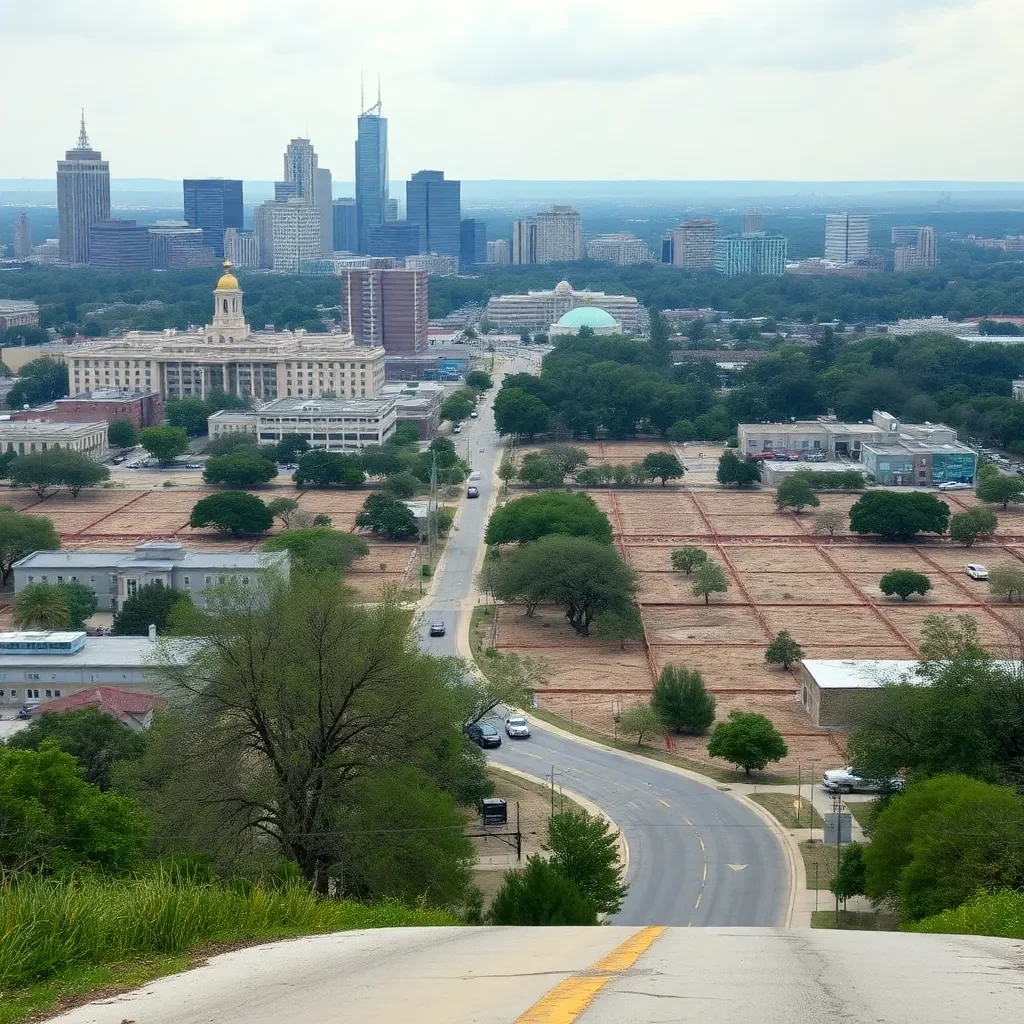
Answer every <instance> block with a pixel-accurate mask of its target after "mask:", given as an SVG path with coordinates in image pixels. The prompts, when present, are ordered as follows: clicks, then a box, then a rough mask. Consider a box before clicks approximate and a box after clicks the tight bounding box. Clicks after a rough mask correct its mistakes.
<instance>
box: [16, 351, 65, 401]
mask: <svg viewBox="0 0 1024 1024" xmlns="http://www.w3.org/2000/svg"><path fill="white" fill-rule="evenodd" d="M67 393H68V368H67V364H66V363H59V362H57V360H56V359H53V358H51V357H50V356H42V357H40V358H39V359H32V360H30V361H29V362H27V363H26V364H25V365H24V366H23V367H22V368H21V369H20V370H19V371H18V379H17V381H16V382H15V383H14V386H13V387H12V388H11V390H10V391H8V392H7V408H8V409H20V408H22V406H25V405H33V406H34V405H43V404H44V403H46V402H52V401H53V400H54V399H56V398H63V397H64V396H65V395H67Z"/></svg>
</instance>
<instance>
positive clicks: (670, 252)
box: [661, 231, 675, 263]
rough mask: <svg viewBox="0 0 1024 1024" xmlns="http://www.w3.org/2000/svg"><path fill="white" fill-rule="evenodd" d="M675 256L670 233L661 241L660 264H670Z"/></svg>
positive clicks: (673, 242) (673, 241)
mask: <svg viewBox="0 0 1024 1024" xmlns="http://www.w3.org/2000/svg"><path fill="white" fill-rule="evenodd" d="M674 255H675V240H674V239H673V238H672V232H671V231H670V232H669V233H668V234H667V235H665V237H664V238H662V240H661V262H662V263H671V262H672V257H673V256H674Z"/></svg>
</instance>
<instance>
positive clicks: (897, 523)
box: [850, 490, 949, 541]
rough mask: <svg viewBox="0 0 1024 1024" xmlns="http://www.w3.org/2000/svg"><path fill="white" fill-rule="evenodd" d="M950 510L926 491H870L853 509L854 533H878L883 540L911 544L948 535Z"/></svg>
mask: <svg viewBox="0 0 1024 1024" xmlns="http://www.w3.org/2000/svg"><path fill="white" fill-rule="evenodd" d="M948 524H949V506H948V505H947V504H946V503H945V502H944V501H939V499H938V498H936V497H935V495H934V494H927V493H925V492H924V491H906V492H903V493H901V492H899V491H886V490H876V491H868V493H867V494H865V495H864V496H863V497H861V498H859V499H858V500H857V501H856V502H855V503H854V505H853V507H852V508H851V509H850V529H851V530H852V531H853V532H854V533H877V534H878V535H879V536H881V537H882V539H883V540H902V541H908V540H911V539H912V538H913V537H914V535H915V534H918V533H945V532H946V527H947V526H948Z"/></svg>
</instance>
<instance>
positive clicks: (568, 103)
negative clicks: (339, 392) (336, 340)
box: [0, 0, 1024, 181]
mask: <svg viewBox="0 0 1024 1024" xmlns="http://www.w3.org/2000/svg"><path fill="white" fill-rule="evenodd" d="M1022 37H1024V2H1021V0H629V2H628V3H623V2H621V0H591V2H589V3H580V2H576V0H563V2H561V3H552V2H551V0H515V2H514V3H509V2H508V0H498V2H495V0H385V2H383V3H379V2H378V3H367V2H366V0H359V2H353V0H285V2H282V0H231V2H221V3H216V2H213V3H211V2H210V0H142V2H140V0H97V2H93V3H89V2H85V0H0V67H3V69H4V82H5V89H4V95H3V98H2V100H0V140H3V141H2V142H0V178H17V177H26V178H49V177H52V176H53V175H54V172H55V166H56V160H57V159H58V158H60V157H61V156H62V155H63V151H64V150H65V149H67V148H69V147H71V146H73V145H74V144H75V139H76V137H77V133H78V116H79V108H80V107H84V108H85V112H86V122H87V127H88V130H89V134H90V138H91V141H92V144H93V146H94V147H96V148H99V149H100V150H102V152H103V156H104V158H106V159H108V160H109V161H110V166H111V174H112V176H114V177H117V178H126V177H159V178H181V177H199V176H206V175H221V176H224V177H240V178H246V179H262V180H270V179H274V178H279V177H281V175H282V153H283V151H284V148H285V146H286V144H287V142H288V140H289V139H290V138H292V137H293V136H296V135H308V137H309V138H311V139H312V142H313V144H314V146H315V147H316V149H317V152H318V154H319V158H320V164H321V166H326V167H329V168H331V170H332V172H333V174H334V177H335V179H336V180H342V181H346V180H351V179H352V177H353V170H352V162H353V141H354V138H355V119H356V116H357V114H358V112H359V103H360V76H361V73H362V75H363V76H364V78H365V82H366V92H367V102H368V103H369V102H370V99H371V97H372V98H375V93H376V80H377V75H378V73H379V74H380V77H381V82H382V95H383V111H384V114H385V115H386V116H387V117H388V120H389V137H390V162H391V167H390V171H391V177H392V178H393V179H400V178H404V177H407V176H408V175H409V174H410V173H411V172H413V171H415V170H419V169H421V168H437V169H442V170H444V171H445V172H446V173H447V174H448V175H449V177H453V178H464V179H471V180H475V179H494V178H504V179H535V180H553V179H554V180H558V179H563V180H564V179H572V180H586V179H620V178H625V179H681V180H704V179H715V180H718V179H724V180H751V179H756V180H796V181H801V180H802V181H830V180H880V179H884V180H918V179H926V180H938V179H955V180H969V181H970V180H975V181H1020V180H1024V133H1022V132H1021V131H1020V125H1019V111H1020V110H1021V108H1022V107H1024V73H1022V72H1021V64H1020V57H1019V45H1020V39H1021V38H1022ZM19 81H20V82H22V83H24V88H19V87H17V84H16V83H18V82H19ZM12 87H13V88H12Z"/></svg>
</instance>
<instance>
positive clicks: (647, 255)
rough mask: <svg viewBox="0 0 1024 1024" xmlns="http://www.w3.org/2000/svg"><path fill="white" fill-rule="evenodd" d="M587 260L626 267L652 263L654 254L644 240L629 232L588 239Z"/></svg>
mask: <svg viewBox="0 0 1024 1024" xmlns="http://www.w3.org/2000/svg"><path fill="white" fill-rule="evenodd" d="M587 259H588V260H600V261H601V262H602V263H615V264H617V265H618V266H620V267H626V266H631V265H632V264H634V263H651V262H653V260H654V254H653V253H652V252H651V249H650V246H649V245H648V244H647V243H646V242H645V241H644V240H643V239H642V238H637V237H636V235H634V234H631V233H630V232H628V231H619V232H617V233H615V234H613V235H598V236H597V237H596V238H591V239H588V240H587Z"/></svg>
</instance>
